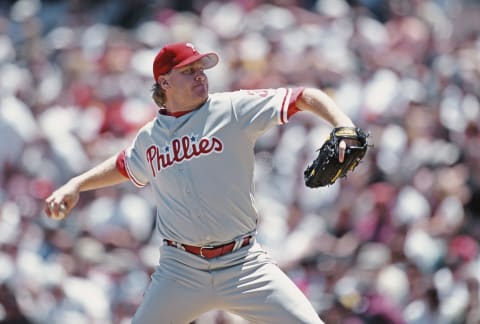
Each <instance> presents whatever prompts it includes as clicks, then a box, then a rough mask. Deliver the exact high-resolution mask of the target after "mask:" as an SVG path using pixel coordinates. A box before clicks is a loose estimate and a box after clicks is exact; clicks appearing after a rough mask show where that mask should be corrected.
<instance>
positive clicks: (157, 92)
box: [152, 82, 167, 107]
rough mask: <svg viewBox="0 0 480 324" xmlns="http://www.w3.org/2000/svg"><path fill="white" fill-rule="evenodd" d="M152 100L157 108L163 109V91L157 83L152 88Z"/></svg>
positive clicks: (164, 97)
mask: <svg viewBox="0 0 480 324" xmlns="http://www.w3.org/2000/svg"><path fill="white" fill-rule="evenodd" d="M152 99H153V101H155V103H156V104H157V106H158V107H164V106H165V101H166V99H167V98H166V96H165V91H164V90H163V89H162V87H161V86H160V84H159V83H158V82H155V83H154V84H153V86H152Z"/></svg>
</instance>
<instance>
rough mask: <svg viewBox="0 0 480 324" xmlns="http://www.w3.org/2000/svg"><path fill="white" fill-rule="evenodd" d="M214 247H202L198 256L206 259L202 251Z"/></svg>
mask: <svg viewBox="0 0 480 324" xmlns="http://www.w3.org/2000/svg"><path fill="white" fill-rule="evenodd" d="M213 248H214V247H213V246H202V247H200V256H201V257H202V258H206V256H204V255H203V249H213Z"/></svg>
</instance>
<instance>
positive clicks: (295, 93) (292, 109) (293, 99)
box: [287, 88, 305, 119]
mask: <svg viewBox="0 0 480 324" xmlns="http://www.w3.org/2000/svg"><path fill="white" fill-rule="evenodd" d="M304 89H305V88H294V89H292V95H291V96H290V102H289V104H288V111H287V118H288V119H290V117H291V116H293V115H294V114H296V113H297V112H299V111H300V109H298V108H297V105H296V103H297V99H298V98H299V97H300V96H301V95H302V93H303V90H304Z"/></svg>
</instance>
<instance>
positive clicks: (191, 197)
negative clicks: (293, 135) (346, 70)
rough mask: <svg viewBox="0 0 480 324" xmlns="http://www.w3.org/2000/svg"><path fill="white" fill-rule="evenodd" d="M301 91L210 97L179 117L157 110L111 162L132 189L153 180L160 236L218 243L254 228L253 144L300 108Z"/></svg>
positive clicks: (234, 93)
mask: <svg viewBox="0 0 480 324" xmlns="http://www.w3.org/2000/svg"><path fill="white" fill-rule="evenodd" d="M302 91H303V89H302V88H295V89H287V88H279V89H264V90H240V91H234V92H224V93H215V94H210V95H209V98H208V100H207V101H206V102H205V103H204V104H203V105H202V106H201V107H199V108H198V109H196V110H194V111H192V112H189V113H186V114H184V115H182V116H180V117H173V116H168V115H165V114H162V113H160V112H159V113H158V114H157V116H156V118H155V119H154V120H152V121H151V122H149V123H148V124H146V125H145V126H144V127H143V128H142V129H141V130H140V131H139V132H138V134H137V136H136V137H135V139H134V141H133V143H132V144H131V146H130V147H129V148H127V149H126V150H125V151H124V152H122V153H121V155H119V159H118V160H117V162H118V161H120V163H117V165H120V169H121V171H122V173H124V174H125V175H127V176H128V178H129V179H130V180H131V181H132V182H133V183H134V184H135V185H136V186H138V187H142V186H145V185H146V184H150V185H151V187H152V190H153V193H154V197H155V200H156V208H157V229H158V231H159V232H160V235H161V236H162V237H164V238H166V239H170V240H172V241H176V242H181V243H184V244H191V245H210V244H211V245H216V244H221V243H225V242H229V241H232V240H233V239H235V238H237V237H239V236H242V235H245V234H247V233H254V232H255V231H256V224H257V218H258V215H257V211H256V208H255V200H254V186H253V172H254V170H253V167H254V145H255V141H256V139H257V138H258V137H259V136H260V135H262V134H263V133H264V132H265V131H267V130H268V129H270V128H271V127H273V126H275V125H279V124H284V123H286V122H287V121H288V119H289V117H290V116H291V115H292V114H294V113H295V112H297V111H298V109H297V108H296V107H295V101H296V99H297V98H298V96H299V95H300V94H301V92H302Z"/></svg>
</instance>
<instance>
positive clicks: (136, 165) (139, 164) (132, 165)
mask: <svg viewBox="0 0 480 324" xmlns="http://www.w3.org/2000/svg"><path fill="white" fill-rule="evenodd" d="M137 138H138V137H137ZM137 146H138V141H137V140H134V142H133V143H132V145H130V147H128V148H126V149H124V150H123V151H121V152H120V153H119V154H118V155H117V161H116V166H117V169H118V170H119V171H120V173H121V174H123V175H124V176H125V177H127V178H128V179H130V181H131V182H132V183H133V184H134V185H135V186H137V187H140V188H141V187H144V186H145V185H147V184H148V178H147V176H146V172H145V166H144V165H145V164H144V163H143V161H142V159H141V157H140V155H139V154H138V152H139V150H138V149H137V148H136V147H137Z"/></svg>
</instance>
